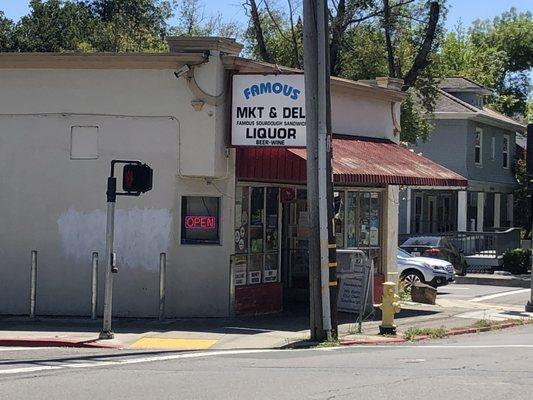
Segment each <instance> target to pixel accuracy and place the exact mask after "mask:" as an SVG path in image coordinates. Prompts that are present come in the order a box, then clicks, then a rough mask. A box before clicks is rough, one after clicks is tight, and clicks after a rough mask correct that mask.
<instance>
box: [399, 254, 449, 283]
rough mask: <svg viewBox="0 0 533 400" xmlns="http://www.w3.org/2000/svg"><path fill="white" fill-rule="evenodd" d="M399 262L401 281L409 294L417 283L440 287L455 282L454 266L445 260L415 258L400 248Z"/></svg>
mask: <svg viewBox="0 0 533 400" xmlns="http://www.w3.org/2000/svg"><path fill="white" fill-rule="evenodd" d="M397 262H398V274H399V276H400V280H401V281H402V282H403V284H404V287H405V290H407V291H408V292H409V291H411V286H412V285H413V284H414V283H416V282H422V283H427V284H428V285H431V286H433V287H438V286H443V285H447V284H448V283H450V282H453V281H454V280H455V273H454V270H453V265H452V264H451V263H449V262H448V261H445V260H439V259H436V258H429V257H414V256H412V255H411V254H409V253H407V252H406V251H404V250H402V249H400V248H399V249H398V253H397Z"/></svg>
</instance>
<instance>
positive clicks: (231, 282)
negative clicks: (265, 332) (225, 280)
mask: <svg viewBox="0 0 533 400" xmlns="http://www.w3.org/2000/svg"><path fill="white" fill-rule="evenodd" d="M280 248H281V247H280ZM228 314H229V316H230V318H233V317H235V255H231V256H230V262H229V312H228Z"/></svg>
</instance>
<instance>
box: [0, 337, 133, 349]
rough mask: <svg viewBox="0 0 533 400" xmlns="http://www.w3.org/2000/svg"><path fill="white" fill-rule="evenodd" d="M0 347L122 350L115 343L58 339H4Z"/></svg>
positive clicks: (118, 344) (0, 342)
mask: <svg viewBox="0 0 533 400" xmlns="http://www.w3.org/2000/svg"><path fill="white" fill-rule="evenodd" d="M0 347H77V348H93V349H122V348H123V347H124V346H123V345H122V344H120V343H117V342H111V343H109V342H107V343H104V342H101V341H99V340H89V341H87V340H82V341H80V340H74V339H59V338H5V339H0Z"/></svg>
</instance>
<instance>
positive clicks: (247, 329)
mask: <svg viewBox="0 0 533 400" xmlns="http://www.w3.org/2000/svg"><path fill="white" fill-rule="evenodd" d="M306 314H307V313H306V311H305V310H298V311H296V312H286V313H283V314H280V315H271V316H259V317H249V318H235V319H224V318H210V319H203V318H202V319H200V318H198V319H169V320H164V321H157V320H151V319H115V320H114V321H113V329H114V332H115V339H113V340H98V334H99V332H100V329H101V326H102V321H101V320H96V321H93V320H90V319H84V318H53V317H42V318H38V319H36V320H35V321H32V320H29V319H28V318H25V317H0V346H21V347H28V346H34V347H86V348H128V349H170V350H201V349H203V350H205V349H219V350H220V349H251V348H253V349H261V348H284V347H296V346H307V345H310V343H309V342H308V338H309V331H308V318H307V315H306ZM532 317H533V314H527V313H524V312H521V310H518V309H514V308H512V307H505V306H496V305H487V304H479V303H475V304H472V303H471V302H465V301H461V300H447V299H438V301H437V305H434V306H433V305H425V304H418V303H411V302H407V303H404V304H403V305H402V310H401V311H400V313H398V314H397V315H396V319H395V322H396V324H397V326H398V333H399V334H401V333H402V332H405V331H406V330H408V329H409V328H419V329H424V328H432V329H438V328H441V327H445V328H446V329H448V330H449V329H458V328H465V327H472V326H474V325H476V324H477V323H479V322H480V321H486V320H491V321H508V320H509V319H524V318H532ZM380 323H381V314H380V310H379V309H376V310H375V312H374V315H373V316H372V318H371V320H368V321H365V322H364V323H363V325H362V334H358V333H357V331H358V324H357V323H356V321H355V317H354V316H353V315H350V314H345V313H340V314H339V338H340V339H341V340H347V339H350V340H355V341H356V343H359V342H361V343H368V344H374V343H376V341H379V342H381V341H382V340H381V337H380V336H377V334H378V332H379V325H380ZM387 341H391V340H390V339H387ZM392 341H393V342H397V341H394V340H392Z"/></svg>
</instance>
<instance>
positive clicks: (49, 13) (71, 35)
mask: <svg viewBox="0 0 533 400" xmlns="http://www.w3.org/2000/svg"><path fill="white" fill-rule="evenodd" d="M29 5H30V13H29V14H28V15H26V16H24V17H22V18H21V20H20V22H19V23H18V24H17V26H16V27H15V29H14V31H13V34H14V37H13V42H14V45H15V46H16V50H19V51H30V52H33V51H41V52H59V51H75V50H77V49H78V46H79V45H80V44H81V43H83V42H85V41H90V40H91V36H92V32H93V29H94V23H95V19H94V16H93V15H92V14H91V11H90V9H89V8H88V7H87V5H86V4H85V3H81V2H80V3H78V2H70V1H68V2H64V1H61V0H48V1H42V0H31V1H30V3H29Z"/></svg>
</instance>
